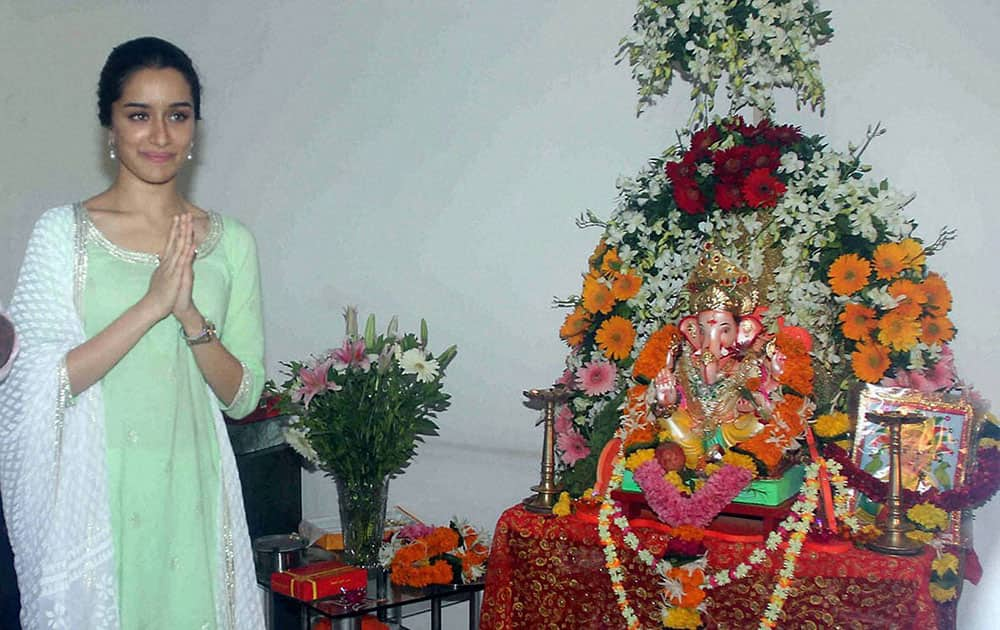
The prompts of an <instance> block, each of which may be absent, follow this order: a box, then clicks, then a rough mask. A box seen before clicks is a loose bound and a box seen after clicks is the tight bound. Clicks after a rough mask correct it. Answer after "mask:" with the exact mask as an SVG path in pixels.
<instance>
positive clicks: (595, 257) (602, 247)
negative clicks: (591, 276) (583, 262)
mask: <svg viewBox="0 0 1000 630" xmlns="http://www.w3.org/2000/svg"><path fill="white" fill-rule="evenodd" d="M606 251H608V244H607V243H605V242H604V239H603V238H602V239H601V240H600V241H598V243H597V247H595V248H594V253H593V254H591V255H590V258H589V259H588V261H587V262H589V263H590V266H591V267H593V268H595V269H596V268H597V266H598V265H599V264H601V258H602V257H603V256H604V252H606Z"/></svg>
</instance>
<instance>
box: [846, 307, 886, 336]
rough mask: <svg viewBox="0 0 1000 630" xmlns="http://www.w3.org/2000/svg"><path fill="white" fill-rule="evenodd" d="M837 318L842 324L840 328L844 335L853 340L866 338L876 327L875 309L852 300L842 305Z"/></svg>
mask: <svg viewBox="0 0 1000 630" xmlns="http://www.w3.org/2000/svg"><path fill="white" fill-rule="evenodd" d="M838 319H840V323H841V324H842V325H843V326H842V327H841V330H842V331H843V333H844V336H845V337H847V338H848V339H853V340H855V341H861V340H862V339H867V338H868V336H869V335H870V334H871V332H872V331H873V330H875V329H876V328H878V321H877V320H876V319H875V311H873V310H872V309H870V308H867V307H865V306H862V305H860V304H855V303H854V302H848V303H847V304H845V305H844V310H843V311H842V312H841V313H840V317H839V318H838Z"/></svg>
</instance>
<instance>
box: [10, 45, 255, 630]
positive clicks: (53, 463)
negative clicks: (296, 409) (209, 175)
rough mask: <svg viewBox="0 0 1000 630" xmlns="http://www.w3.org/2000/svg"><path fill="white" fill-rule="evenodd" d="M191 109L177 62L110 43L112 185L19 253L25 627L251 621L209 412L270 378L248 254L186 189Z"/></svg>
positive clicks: (236, 231)
mask: <svg viewBox="0 0 1000 630" xmlns="http://www.w3.org/2000/svg"><path fill="white" fill-rule="evenodd" d="M200 113H201V88H200V84H199V81H198V76H197V74H196V73H195V70H194V67H193V65H192V63H191V60H190V59H189V58H188V56H187V55H186V54H185V53H184V52H183V51H181V50H180V49H179V48H177V47H176V46H174V45H172V44H170V43H168V42H165V41H163V40H160V39H156V38H151V37H146V38H141V39H136V40H132V41H129V42H126V43H124V44H122V45H121V46H118V47H117V48H115V49H114V50H113V51H112V52H111V55H110V56H109V57H108V60H107V62H106V64H105V66H104V69H103V70H102V72H101V77H100V82H99V86H98V115H99V118H100V122H101V125H102V126H104V127H105V128H107V130H108V154H109V158H110V159H111V160H114V161H115V162H116V166H117V176H116V178H115V181H114V183H113V184H112V185H111V187H110V188H108V189H107V190H105V191H104V192H102V193H100V194H98V195H97V196H95V197H92V198H90V199H88V200H86V201H84V202H82V203H76V204H73V205H70V206H64V207H59V208H54V209H52V210H49V211H47V212H45V213H44V214H43V215H42V217H41V218H40V219H39V220H38V222H37V224H36V225H35V228H34V231H33V233H32V236H31V239H30V241H29V243H28V249H27V253H26V255H25V260H24V264H23V266H22V269H21V273H20V276H19V278H18V282H17V286H16V288H15V290H14V298H13V300H12V303H11V307H10V313H11V316H12V318H13V320H14V322H15V324H16V325H17V330H18V334H19V336H20V342H21V351H20V352H21V354H20V357H19V358H18V361H17V363H16V364H15V366H14V369H13V371H12V373H11V374H10V376H9V378H8V380H7V382H6V383H4V384H3V385H2V386H0V408H3V409H4V413H3V414H2V418H0V422H2V426H3V430H4V439H3V441H2V446H0V475H2V477H0V478H2V483H3V488H2V489H3V499H4V507H5V509H6V512H7V515H6V518H7V522H8V524H9V528H10V537H11V543H12V546H13V548H14V554H15V564H16V568H17V574H18V581H19V585H20V589H21V600H22V613H21V619H22V622H23V624H24V626H25V627H26V628H36V627H38V628H41V627H45V628H118V627H121V628H126V629H131V628H165V629H166V628H170V629H180V628H185V629H187V628H232V629H236V630H245V629H252V628H259V627H262V626H263V621H262V616H261V612H260V603H259V595H258V590H257V589H256V587H255V578H254V572H253V564H252V558H251V555H250V549H249V540H248V538H247V529H246V520H245V516H244V513H243V504H242V495H241V491H240V487H239V481H238V478H237V475H236V467H235V461H234V458H233V454H232V449H231V447H230V445H229V442H228V438H227V436H226V431H225V427H224V425H223V421H222V417H221V412H222V411H225V412H226V413H227V414H228V415H230V416H233V417H241V416H244V415H246V414H247V413H249V412H250V411H251V410H252V409H253V408H254V407H255V406H256V403H257V399H258V398H259V396H260V392H261V389H262V387H263V380H264V370H263V341H262V324H261V312H260V289H259V276H258V269H257V255H256V248H255V244H254V240H253V237H252V236H251V234H250V233H249V232H248V231H247V230H246V228H244V227H243V226H242V225H240V224H239V223H238V222H236V221H234V220H232V219H229V218H223V217H221V216H220V215H218V214H216V213H214V212H209V211H205V210H202V209H201V208H198V207H197V206H194V205H193V204H191V203H190V202H189V201H188V200H186V199H184V198H183V197H182V196H181V193H180V191H179V190H178V187H177V174H178V172H179V171H180V170H181V168H182V167H184V166H185V164H187V163H188V161H189V160H190V159H191V155H192V151H193V148H194V143H195V131H196V121H197V120H198V119H200Z"/></svg>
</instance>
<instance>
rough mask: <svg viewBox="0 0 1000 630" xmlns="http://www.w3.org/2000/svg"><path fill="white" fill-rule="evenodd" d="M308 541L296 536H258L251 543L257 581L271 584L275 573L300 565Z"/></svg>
mask: <svg viewBox="0 0 1000 630" xmlns="http://www.w3.org/2000/svg"><path fill="white" fill-rule="evenodd" d="M308 546H309V543H308V541H306V539H305V538H303V537H302V536H299V535H298V534H275V535H273V536H260V537H259V538H255V539H254V541H253V561H254V565H255V566H256V567H257V579H258V580H260V581H261V582H263V583H266V584H270V583H271V574H272V573H274V572H275V571H287V570H288V569H292V568H294V567H297V566H299V565H301V564H302V554H303V552H304V551H305V549H306V547H308Z"/></svg>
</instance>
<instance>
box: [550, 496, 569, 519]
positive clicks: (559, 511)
mask: <svg viewBox="0 0 1000 630" xmlns="http://www.w3.org/2000/svg"><path fill="white" fill-rule="evenodd" d="M572 506H573V502H572V500H571V499H570V498H569V493H568V492H563V493H562V494H560V495H559V500H558V501H556V504H555V505H553V506H552V513H553V514H555V515H556V516H569V514H570V513H571V512H572V511H573V507H572Z"/></svg>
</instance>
